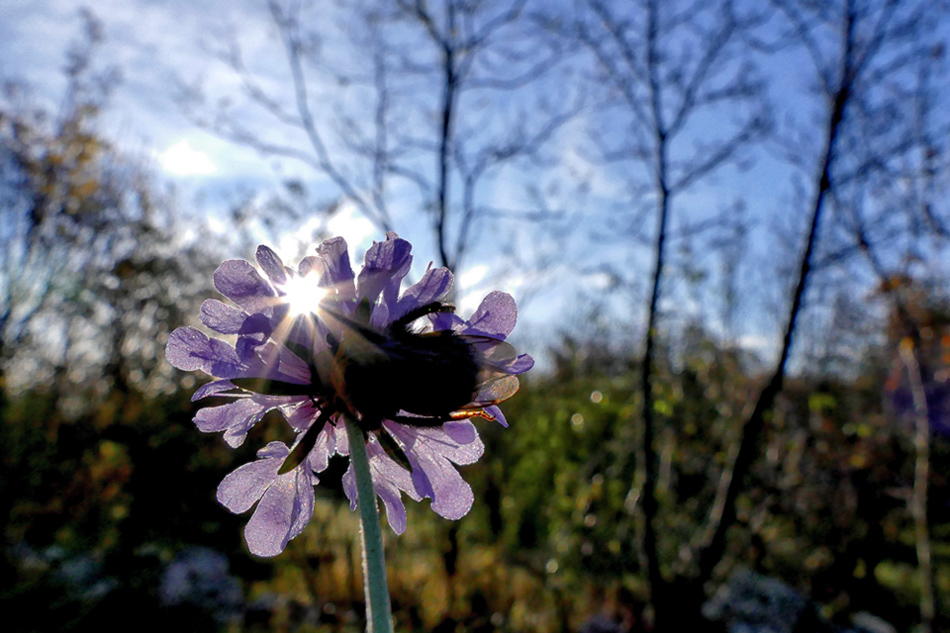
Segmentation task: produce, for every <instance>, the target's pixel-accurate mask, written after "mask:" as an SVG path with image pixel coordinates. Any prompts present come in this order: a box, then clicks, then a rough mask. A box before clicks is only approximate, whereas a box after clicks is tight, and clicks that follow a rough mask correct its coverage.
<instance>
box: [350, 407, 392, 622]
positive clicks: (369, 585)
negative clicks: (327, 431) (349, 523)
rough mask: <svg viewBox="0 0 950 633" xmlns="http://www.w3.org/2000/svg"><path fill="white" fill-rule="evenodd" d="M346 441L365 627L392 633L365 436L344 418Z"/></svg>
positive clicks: (380, 534)
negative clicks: (360, 548) (355, 500)
mask: <svg viewBox="0 0 950 633" xmlns="http://www.w3.org/2000/svg"><path fill="white" fill-rule="evenodd" d="M346 436H347V439H348V440H349V444H350V460H352V462H353V470H354V471H355V473H356V494H357V497H358V503H359V507H360V524H361V526H362V530H360V537H361V538H360V540H361V541H362V544H363V585H364V588H365V590H366V611H367V613H366V630H367V631H369V632H370V633H392V631H393V616H392V607H391V606H390V604H389V585H388V583H387V582H386V557H385V556H384V555H383V532H382V530H381V529H380V526H379V510H378V509H377V508H376V491H375V490H374V489H373V479H372V476H371V475H370V472H369V459H368V458H367V456H366V443H365V442H366V440H365V438H364V437H363V432H362V431H361V430H360V428H359V427H358V426H357V425H356V424H355V423H353V422H352V421H350V420H347V421H346Z"/></svg>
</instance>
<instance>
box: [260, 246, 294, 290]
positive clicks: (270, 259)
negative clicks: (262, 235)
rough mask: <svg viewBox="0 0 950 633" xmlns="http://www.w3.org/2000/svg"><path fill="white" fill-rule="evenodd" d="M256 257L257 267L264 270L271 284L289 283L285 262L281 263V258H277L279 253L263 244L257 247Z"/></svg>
mask: <svg viewBox="0 0 950 633" xmlns="http://www.w3.org/2000/svg"><path fill="white" fill-rule="evenodd" d="M255 256H256V259H257V265H258V266H260V267H261V270H263V271H264V274H265V275H267V278H268V279H270V280H271V283H273V284H280V285H283V284H285V283H287V272H286V270H285V269H284V262H282V261H280V257H278V256H277V253H275V252H274V251H272V250H271V249H270V248H268V247H266V246H264V245H263V244H261V245H260V246H258V247H257V253H256V254H255Z"/></svg>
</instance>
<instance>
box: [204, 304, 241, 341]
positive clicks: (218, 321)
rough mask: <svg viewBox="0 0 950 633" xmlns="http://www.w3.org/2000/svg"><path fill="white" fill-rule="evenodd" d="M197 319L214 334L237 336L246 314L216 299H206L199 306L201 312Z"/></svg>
mask: <svg viewBox="0 0 950 633" xmlns="http://www.w3.org/2000/svg"><path fill="white" fill-rule="evenodd" d="M198 318H200V319H201V322H202V323H204V324H205V325H207V326H208V327H209V328H211V329H212V330H214V331H215V332H220V333H221V334H237V333H238V332H240V331H241V327H242V326H243V325H244V321H245V320H246V319H247V314H246V313H245V312H244V310H239V309H238V308H235V307H233V306H229V305H228V304H226V303H224V302H222V301H218V300H217V299H208V300H207V301H205V302H204V303H202V304H201V312H200V313H199V314H198Z"/></svg>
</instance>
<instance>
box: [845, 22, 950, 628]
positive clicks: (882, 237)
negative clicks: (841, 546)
mask: <svg viewBox="0 0 950 633" xmlns="http://www.w3.org/2000/svg"><path fill="white" fill-rule="evenodd" d="M927 16H928V13H927V12H926V11H925V8H924V7H919V8H917V11H916V12H912V13H910V14H909V17H913V18H915V20H916V21H915V22H911V23H909V24H908V25H907V28H905V29H904V30H903V31H902V32H900V33H899V34H900V35H901V36H902V37H901V38H900V40H899V42H901V43H902V44H903V46H902V48H903V50H902V54H901V55H900V56H899V57H898V58H897V61H896V62H895V63H892V65H891V68H890V71H891V72H890V75H889V76H888V81H887V82H886V83H883V85H879V86H874V87H873V88H874V89H875V92H874V94H873V95H872V98H867V99H865V100H864V101H863V103H862V107H861V108H860V110H859V111H858V112H857V113H856V117H855V118H856V119H859V120H860V122H861V124H860V126H855V128H856V129H854V130H853V131H852V132H853V133H852V134H851V135H850V136H849V137H848V138H847V142H848V143H849V153H850V154H852V155H854V156H857V157H859V158H860V163H861V164H862V165H865V166H866V167H864V168H862V169H861V170H860V171H858V172H857V173H854V174H852V175H851V177H850V178H849V179H848V180H847V181H846V182H845V183H844V185H843V186H842V187H841V190H840V192H839V193H838V196H837V201H838V203H839V206H840V207H841V212H840V213H839V214H838V215H837V217H836V218H835V219H836V223H835V228H836V229H837V231H836V234H835V237H836V238H837V239H836V242H835V248H834V255H836V256H837V257H838V259H840V260H841V261H840V263H839V265H840V266H841V267H842V268H844V269H845V270H846V271H848V272H851V271H852V270H854V269H855V268H856V267H857V266H860V265H861V264H864V265H865V266H867V268H869V269H870V271H871V273H872V275H873V279H874V280H875V282H876V284H877V286H878V289H879V293H880V295H881V296H883V297H884V298H885V299H886V301H887V303H888V304H889V305H890V312H891V321H892V329H896V331H894V332H893V335H894V338H895V339H896V341H895V344H896V347H897V350H895V355H896V356H898V357H899V359H900V364H901V365H902V367H903V369H902V373H904V374H905V375H906V377H907V382H908V383H909V387H908V390H909V392H910V395H911V402H912V405H913V406H912V409H913V415H912V418H913V420H914V424H913V433H912V435H913V445H914V454H915V467H914V483H913V490H912V493H911V494H910V495H909V501H908V504H909V510H910V514H911V516H912V517H913V520H914V525H915V541H916V550H917V562H918V570H919V574H920V588H921V594H920V617H921V625H922V629H923V630H925V631H931V630H933V629H934V626H935V620H936V618H937V616H938V613H937V601H936V599H935V593H936V590H935V587H936V578H935V572H934V568H933V563H932V560H931V547H930V525H929V517H928V511H927V497H928V482H929V472H930V415H929V411H928V409H929V404H928V397H927V395H926V389H925V382H929V381H931V380H932V375H930V373H931V372H932V371H933V370H932V365H933V361H932V360H931V359H930V358H928V356H933V354H932V353H931V354H928V351H927V349H926V348H927V343H926V341H925V336H924V335H923V331H924V330H926V329H928V328H930V329H933V328H934V327H936V326H938V325H942V324H934V323H932V320H933V318H934V311H933V310H932V309H929V308H928V306H926V305H925V304H926V303H927V298H926V297H923V296H921V295H922V294H923V293H922V292H921V289H920V288H919V287H918V286H920V282H921V281H927V280H928V278H929V277H936V281H937V282H938V283H944V282H945V281H946V280H945V279H941V277H942V275H941V274H940V273H939V272H938V271H939V270H940V269H941V266H940V264H939V263H938V262H939V261H940V260H941V258H942V257H945V256H946V252H947V247H948V246H950V230H948V227H950V210H948V207H947V205H946V204H945V203H944V202H943V200H944V198H945V194H946V192H945V191H941V190H940V187H939V185H938V184H937V178H936V176H937V175H938V173H939V172H940V170H941V163H945V161H946V157H947V155H948V149H950V148H948V146H947V132H948V130H950V120H948V118H947V117H946V115H945V114H943V112H942V108H940V107H939V104H940V101H939V96H938V89H937V86H942V85H943V83H944V81H945V78H946V69H945V67H944V47H943V44H942V43H940V42H939V41H938V40H937V38H935V37H934V33H933V31H931V30H930V29H929V28H927V27H928V24H927V22H925V20H927ZM905 19H906V18H905ZM941 80H943V81H941ZM908 105H909V106H910V107H908ZM943 169H945V167H943ZM855 252H857V253H860V255H861V256H862V257H861V258H860V259H859V260H858V261H857V262H855V261H854V259H855V258H845V257H842V255H841V254H853V253H855ZM915 271H919V272H915ZM915 277H921V278H922V279H915Z"/></svg>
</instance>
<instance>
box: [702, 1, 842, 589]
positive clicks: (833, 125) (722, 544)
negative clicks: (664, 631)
mask: <svg viewBox="0 0 950 633" xmlns="http://www.w3.org/2000/svg"><path fill="white" fill-rule="evenodd" d="M847 20H848V21H847V24H846V31H845V51H844V55H843V56H842V64H841V72H840V79H839V84H838V89H837V91H836V93H835V96H834V101H833V103H832V107H831V114H830V116H829V117H828V126H827V128H826V132H825V149H824V154H823V157H822V161H821V168H820V169H819V171H818V174H816V175H817V180H818V186H817V188H816V190H815V196H814V199H813V201H812V205H811V212H810V216H811V217H810V228H809V231H808V238H807V240H806V242H805V248H804V250H803V252H802V256H801V260H800V265H799V272H798V281H797V283H796V285H795V293H794V294H793V295H792V302H791V305H790V306H789V311H788V317H787V320H786V325H785V332H784V334H783V336H782V349H781V352H780V354H779V359H778V362H777V363H776V366H775V370H774V371H773V372H772V377H771V378H770V379H769V382H768V384H767V385H766V386H765V388H764V389H763V390H762V392H761V393H760V394H759V399H758V400H757V401H756V403H755V408H754V409H753V410H752V413H751V414H750V415H749V417H748V419H747V420H746V422H745V424H743V426H742V435H741V440H740V442H739V449H738V451H736V453H735V457H734V459H733V461H732V464H731V465H730V466H729V467H727V468H726V469H725V470H724V471H723V473H722V477H721V478H720V480H719V488H718V490H717V493H716V500H715V502H714V504H713V508H712V510H711V511H710V515H709V524H708V527H707V534H708V535H709V537H708V540H707V542H706V544H705V546H704V547H703V548H702V549H701V550H700V552H699V578H698V582H699V583H700V584H704V583H705V582H707V581H708V580H709V579H710V578H712V574H713V570H714V569H715V567H716V565H717V564H719V561H721V560H722V558H723V556H724V554H725V550H726V532H727V531H728V530H729V528H730V527H732V525H733V524H735V522H736V518H737V515H736V507H735V506H736V500H737V499H738V498H739V493H740V492H741V490H742V488H743V480H744V479H745V476H746V475H747V474H748V473H749V471H750V470H751V468H752V464H753V463H754V462H755V458H756V456H757V455H758V445H759V436H760V435H761V434H762V430H763V429H764V428H765V420H766V416H767V415H768V414H770V413H771V412H772V410H773V408H774V406H775V400H776V398H777V397H778V394H779V393H780V392H781V391H782V384H783V382H784V380H785V370H786V365H787V363H788V356H789V352H790V351H791V347H792V341H793V338H794V334H795V325H796V323H797V321H798V315H799V313H800V312H801V310H802V305H803V303H804V297H805V290H806V288H807V287H808V278H809V274H810V272H811V265H812V254H813V252H814V247H815V242H816V240H817V236H818V228H819V225H820V223H821V215H822V211H823V209H824V205H825V196H826V194H827V193H828V191H829V190H830V189H831V171H832V167H833V164H834V157H835V145H836V141H837V139H838V133H839V131H840V129H841V123H842V121H843V120H844V110H845V106H846V105H847V103H848V99H849V97H850V96H851V89H852V85H853V82H854V64H853V46H854V23H855V16H854V14H853V13H849V15H848V18H847Z"/></svg>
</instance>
